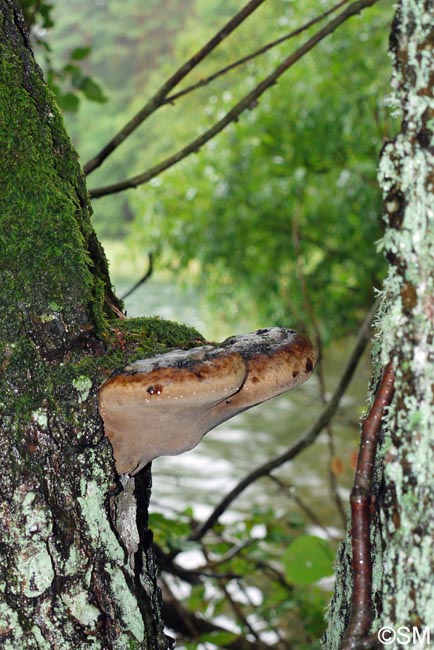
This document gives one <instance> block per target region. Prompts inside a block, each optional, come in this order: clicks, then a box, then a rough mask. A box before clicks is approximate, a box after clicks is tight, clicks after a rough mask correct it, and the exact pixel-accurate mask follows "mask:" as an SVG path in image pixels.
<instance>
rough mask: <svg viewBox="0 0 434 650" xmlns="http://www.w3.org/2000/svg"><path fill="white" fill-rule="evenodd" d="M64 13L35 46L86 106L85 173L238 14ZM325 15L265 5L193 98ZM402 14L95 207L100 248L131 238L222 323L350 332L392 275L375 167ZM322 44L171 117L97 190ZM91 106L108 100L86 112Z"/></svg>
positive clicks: (157, 119)
mask: <svg viewBox="0 0 434 650" xmlns="http://www.w3.org/2000/svg"><path fill="white" fill-rule="evenodd" d="M26 2H27V0H26ZM52 4H53V5H54V6H53V8H52V10H50V11H48V9H45V10H44V11H43V12H42V22H41V26H40V27H38V28H37V29H36V33H37V35H38V42H39V43H40V42H41V41H43V42H45V43H48V42H49V48H50V57H51V61H52V60H53V59H55V60H56V62H57V68H56V71H54V72H53V68H54V66H53V65H51V66H50V65H48V66H47V69H48V73H49V74H48V76H49V79H50V80H51V81H52V83H53V85H54V87H55V88H56V89H57V94H58V96H60V98H62V96H63V100H62V99H61V104H62V105H63V107H64V108H66V109H68V108H69V109H72V108H73V109H74V112H73V113H71V112H69V113H67V116H66V117H67V124H68V128H69V130H70V133H71V134H72V137H73V139H74V141H75V143H76V146H77V148H78V150H79V152H80V155H81V159H82V162H83V163H84V162H85V161H86V160H87V159H88V158H90V157H91V156H93V155H94V154H95V152H96V151H98V150H99V149H100V148H101V146H102V145H103V144H105V143H106V142H107V141H108V139H109V138H110V137H111V136H112V135H113V134H114V133H115V131H117V130H118V129H119V128H121V127H122V126H123V125H124V123H125V121H126V120H127V119H128V118H130V117H131V116H132V115H133V114H134V113H135V112H136V111H137V110H138V109H139V108H140V107H141V106H142V105H143V103H144V101H145V100H146V99H147V97H148V96H149V95H150V94H152V92H153V91H155V90H156V89H157V88H158V87H159V85H160V84H161V82H162V80H163V79H164V78H165V77H166V76H168V75H169V74H170V73H171V72H173V70H174V69H175V67H176V66H177V65H179V63H181V62H183V61H184V60H186V59H187V58H188V57H189V56H191V54H192V53H194V52H195V51H196V50H197V49H198V47H199V46H200V45H202V44H203V43H204V42H206V40H207V39H208V38H210V36H212V34H213V33H214V32H215V31H216V29H217V28H218V27H220V26H222V25H223V24H224V23H225V22H226V21H227V20H228V19H229V18H230V17H231V16H232V15H233V14H234V13H235V12H236V11H237V10H239V9H240V7H241V6H242V4H243V3H241V2H239V1H238V2H237V1H235V0H226V2H224V3H222V2H217V1H214V0H206V1H205V0H164V1H161V0H150V1H149V2H146V3H143V2H140V1H138V0H125V1H124V2H122V3H121V2H115V1H113V0H112V1H109V0H92V1H91V2H86V3H84V2H80V1H79V0H56V2H55V3H52ZM44 6H46V5H45V3H41V7H44ZM330 6H331V5H330V3H329V2H321V1H319V0H308V1H306V2H303V3H298V2H293V1H291V0H276V1H275V2H272V3H264V5H263V6H262V7H260V8H259V10H257V12H256V13H255V14H253V16H252V17H251V18H250V19H249V20H247V21H246V22H245V23H244V24H243V25H242V26H241V27H240V28H239V29H238V30H237V31H236V32H235V33H234V34H233V35H232V36H231V37H229V38H228V39H227V40H225V41H224V42H223V44H222V45H221V46H220V47H219V48H217V49H216V50H215V51H214V52H213V53H212V54H211V56H210V57H208V58H207V59H206V60H205V61H204V62H203V63H202V64H201V65H200V66H199V67H198V68H197V69H195V70H194V71H193V73H192V75H191V76H189V77H188V78H187V80H186V82H185V83H184V86H185V85H188V84H190V83H192V82H193V81H196V80H198V79H200V78H203V77H206V76H208V75H209V74H211V73H212V72H214V71H215V70H216V69H219V68H220V67H222V66H224V65H226V64H227V63H228V62H231V61H232V60H234V59H237V58H238V57H241V56H243V55H245V54H246V53H249V52H250V51H252V50H254V49H256V48H258V47H260V46H261V45H263V44H265V43H267V42H269V41H271V40H273V39H274V38H277V37H279V36H282V35H283V34H285V33H287V32H290V31H291V30H293V29H295V28H297V27H299V26H300V25H301V24H303V23H304V22H306V21H307V20H309V19H310V18H313V17H314V16H316V15H318V14H319V13H321V12H322V11H324V10H325V8H329V7H330ZM391 13H392V4H391V3H389V2H384V3H379V4H378V5H376V6H374V7H373V8H370V9H369V10H368V11H366V12H365V13H364V14H363V15H361V16H358V17H356V18H353V19H351V20H350V21H348V22H347V23H346V24H344V25H343V26H341V27H340V28H339V29H338V30H337V31H336V32H335V33H334V34H332V35H331V36H329V37H328V38H327V39H326V40H325V41H323V42H322V43H320V44H319V45H318V46H317V47H316V48H315V49H314V50H313V51H312V52H310V53H309V54H308V55H307V56H305V57H304V58H303V59H302V60H301V61H300V62H298V63H297V64H296V65H295V66H294V67H293V68H291V69H290V70H289V71H288V72H287V73H286V74H285V75H284V76H283V77H282V78H281V79H280V80H279V82H278V84H277V85H276V86H274V87H273V88H272V89H271V90H269V91H268V92H267V93H266V94H265V95H264V96H263V97H262V98H261V100H260V102H259V105H256V106H254V107H252V110H250V111H247V112H245V113H244V114H243V115H242V116H241V118H240V119H239V121H238V122H237V123H236V124H233V125H231V126H230V127H229V128H228V129H227V130H226V131H225V132H224V133H222V134H221V135H220V136H218V138H216V139H215V140H213V141H211V142H210V143H209V144H208V145H206V146H205V147H204V148H203V149H202V150H201V152H200V154H199V155H196V154H195V155H192V156H190V157H189V158H187V159H186V160H184V161H182V162H181V163H179V164H178V165H177V166H176V167H175V168H174V169H172V170H169V171H168V172H165V173H164V174H163V175H162V176H160V177H158V178H156V179H154V180H152V181H151V182H150V183H148V184H147V185H145V186H143V187H140V188H139V189H137V190H136V191H133V190H130V191H128V192H124V193H123V194H121V195H112V196H108V197H105V198H101V199H99V200H98V201H94V209H95V225H96V227H97V230H98V233H99V235H100V237H101V238H102V239H103V240H105V241H106V240H110V239H117V240H119V239H123V240H124V241H125V243H126V247H127V249H128V255H129V256H131V254H132V253H135V254H137V253H138V254H139V256H140V255H142V256H143V258H144V257H145V255H146V253H147V252H148V251H153V252H154V253H155V257H156V260H157V261H156V269H160V270H162V269H164V270H170V271H172V272H173V273H175V274H176V276H177V278H178V279H179V278H181V277H182V278H184V280H187V282H188V283H189V284H190V285H191V284H192V283H196V284H197V285H198V286H199V287H200V291H201V294H202V295H206V298H207V299H208V300H210V301H211V302H210V304H211V309H212V310H213V318H217V319H220V320H225V321H227V322H229V323H231V322H237V320H238V319H239V318H240V314H242V315H243V317H245V316H246V310H247V312H248V315H249V319H250V321H251V324H252V327H255V326H261V325H264V324H267V323H270V322H272V323H273V324H276V325H286V326H288V325H289V326H293V327H298V328H302V329H304V330H305V331H308V332H309V331H310V333H311V334H312V323H313V322H315V323H316V325H317V330H318V331H317V332H316V334H317V335H318V334H320V335H321V338H322V340H323V342H325V343H327V341H329V340H330V339H332V338H333V340H336V339H337V338H339V337H340V336H343V335H345V334H347V333H348V332H351V331H353V330H354V328H355V325H356V324H357V323H358V322H359V321H360V318H361V316H362V315H363V312H364V310H366V308H367V306H368V305H369V304H370V302H371V301H372V297H373V292H372V287H373V286H374V287H380V286H381V279H382V276H383V274H384V262H383V260H382V258H381V257H380V256H377V255H375V254H374V250H375V242H376V241H377V240H378V239H379V238H380V237H381V234H382V224H381V219H380V195H379V191H378V188H377V183H376V166H377V160H378V155H379V151H380V148H381V146H382V143H383V141H384V139H385V138H388V137H390V135H391V132H392V130H393V124H392V123H391V118H390V117H389V114H388V111H387V108H386V107H385V97H386V96H387V93H388V78H389V73H390V70H389V62H388V57H387V44H388V29H389V25H390V19H391ZM47 16H48V18H49V21H50V22H47ZM51 20H54V22H55V29H52V30H49V28H50V27H51ZM316 29H317V27H313V28H311V29H310V30H309V31H308V32H307V33H305V34H302V35H301V36H299V37H297V38H296V39H294V40H290V41H289V42H285V43H283V44H281V45H280V46H278V47H276V48H273V49H272V50H271V51H269V52H267V53H265V54H264V55H262V56H260V57H258V58H256V59H254V60H253V61H251V62H249V63H248V64H247V65H244V66H241V67H240V68H238V69H236V70H235V71H232V72H230V73H228V74H227V75H224V76H222V77H220V78H219V79H217V80H216V81H215V82H213V83H212V84H211V85H210V86H205V87H204V88H201V89H199V90H196V91H194V92H193V93H191V94H188V95H187V96H185V97H184V98H182V99H180V100H178V101H177V102H175V104H174V105H171V106H164V107H162V109H160V111H158V113H156V114H155V115H153V116H152V117H151V118H150V119H149V120H148V121H147V122H146V123H145V124H144V125H142V126H141V127H140V129H139V130H138V131H137V132H136V133H135V134H134V135H133V136H132V137H130V138H129V139H128V140H127V141H126V142H125V143H124V144H123V145H122V146H121V147H120V148H119V149H118V150H117V151H115V153H114V154H113V155H112V156H111V157H110V158H109V159H108V160H107V161H106V163H105V164H104V165H102V167H101V168H100V169H97V170H96V171H95V172H94V173H93V174H92V176H91V178H90V179H89V186H90V187H95V186H101V185H106V184H108V183H110V182H114V181H117V180H121V179H123V178H126V177H128V176H131V175H134V174H137V173H139V172H141V171H143V170H144V169H146V168H147V167H149V166H152V165H154V164H155V163H156V162H158V161H159V160H161V159H162V158H163V157H164V156H167V155H168V154H170V153H173V152H174V151H176V150H177V149H179V148H180V147H182V146H183V145H185V144H186V143H187V142H188V141H189V140H190V139H192V137H194V136H196V135H197V134H198V133H200V132H202V131H203V130H204V129H206V128H208V127H209V126H210V125H211V124H213V123H214V122H215V121H216V120H217V119H218V118H220V117H221V116H222V115H223V114H224V112H226V111H227V110H228V108H230V107H231V106H232V105H233V104H234V103H235V102H236V101H237V100H238V99H240V97H242V96H243V95H244V94H245V93H246V92H248V91H249V90H250V89H251V88H252V87H254V86H255V85H256V84H257V83H258V81H259V80H261V79H262V78H263V77H264V76H266V74H268V73H269V72H270V71H271V70H272V69H273V67H275V66H276V65H277V64H278V63H279V62H280V61H281V60H282V59H283V58H284V57H285V56H287V55H288V53H289V52H290V51H291V50H292V49H295V47H296V46H297V45H300V44H301V43H302V42H304V41H305V40H306V39H307V36H309V35H311V34H312V33H314V31H315V30H316ZM47 32H48V37H47V38H44V35H45V34H47ZM81 57H82V58H81ZM74 79H75V80H76V81H75V82H74ZM83 80H84V81H83ZM74 83H75V86H74ZM71 85H72V86H73V89H72V90H71ZM86 88H87V89H88V91H87V92H86ZM92 88H94V89H95V88H98V89H99V90H98V91H96V90H95V93H93V92H92V90H91V89H92ZM80 92H82V93H83V94H84V95H85V96H86V98H87V99H93V100H96V102H99V101H105V99H106V98H109V101H108V102H107V103H106V104H105V105H104V107H103V108H101V107H100V106H99V105H98V103H95V101H92V102H89V101H82V102H81V103H80V107H79V110H76V109H78V99H79V98H80V94H79V93H80ZM71 95H72V97H73V100H72V105H71V106H68V105H67V104H68V101H69V100H70V97H71ZM65 101H66V104H65ZM109 249H110V246H109ZM137 272H138V274H139V273H140V270H139V269H138V271H137Z"/></svg>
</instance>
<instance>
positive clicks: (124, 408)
mask: <svg viewBox="0 0 434 650" xmlns="http://www.w3.org/2000/svg"><path fill="white" fill-rule="evenodd" d="M315 361H316V355H315V350H314V349H313V347H312V344H311V342H310V341H309V340H308V339H307V338H305V337H303V336H301V335H300V334H297V333H296V332H294V330H288V329H284V328H282V327H273V328H270V329H263V330H258V331H257V332H253V333H250V334H246V335H240V336H232V337H231V338H229V339H227V340H226V341H224V342H223V343H222V344H221V345H220V346H211V345H206V346H202V347H200V348H193V349H191V350H187V351H185V350H174V351H173V352H168V353H166V354H161V355H157V356H155V357H153V358H151V359H144V360H141V361H135V362H134V363H132V364H130V365H129V366H127V367H126V368H124V370H123V371H122V372H120V373H116V374H113V375H112V376H111V377H110V378H109V379H107V381H106V382H105V383H104V384H103V385H102V386H101V388H100V390H99V395H98V397H99V408H100V412H101V415H102V418H103V420H104V429H105V434H106V436H107V437H108V438H109V440H110V442H111V444H112V447H113V454H114V458H115V461H116V469H117V471H118V472H119V473H120V474H122V473H130V474H135V473H136V472H138V471H139V470H140V469H141V468H142V467H144V466H145V465H146V464H147V463H149V462H150V461H151V460H153V459H154V458H157V457H158V456H164V455H174V454H181V453H182V452H184V451H187V450H188V449H192V448H193V447H195V446H196V445H197V444H198V443H199V441H200V440H201V438H202V437H203V436H204V435H205V434H206V433H207V432H208V431H210V430H211V429H213V428H214V427H216V426H217V425H218V424H221V423H222V422H225V421H226V420H228V419H229V418H231V417H233V416H234V415H237V414H238V413H241V412H242V411H245V410H246V409H249V408H251V407H252V406H255V405H256V404H260V403H261V402H264V401H266V400H269V399H271V398H272V397H275V396H276V395H280V394H281V393H284V392H285V391H287V390H290V389H291V388H294V387H295V386H298V385H299V384H302V383H303V382H304V381H306V379H308V377H309V376H310V374H311V372H312V370H313V368H314V365H315ZM149 395H154V397H153V399H152V400H150V399H149Z"/></svg>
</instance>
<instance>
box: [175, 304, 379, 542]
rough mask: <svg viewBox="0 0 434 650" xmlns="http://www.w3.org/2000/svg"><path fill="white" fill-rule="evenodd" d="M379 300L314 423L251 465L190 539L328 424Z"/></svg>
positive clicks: (366, 338) (361, 349) (367, 337)
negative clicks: (278, 450) (263, 460)
mask: <svg viewBox="0 0 434 650" xmlns="http://www.w3.org/2000/svg"><path fill="white" fill-rule="evenodd" d="M378 302H379V301H378V300H377V301H376V302H375V303H374V305H373V306H372V307H371V309H370V311H369V313H368V314H367V316H366V318H365V320H364V321H363V324H362V326H361V328H360V330H359V333H358V336H357V341H356V344H355V346H354V349H353V351H352V353H351V356H350V358H349V360H348V363H347V366H346V368H345V370H344V373H343V375H342V377H341V379H340V381H339V384H338V386H337V388H336V390H335V392H334V393H333V396H332V398H331V400H330V402H329V403H328V405H327V406H326V408H325V409H324V410H323V412H322V413H321V415H320V416H319V418H318V419H317V420H316V422H314V424H313V425H312V426H311V427H310V428H309V429H308V430H307V431H306V432H305V433H304V434H303V435H302V436H300V438H299V439H298V440H297V441H296V442H295V443H294V444H292V445H291V446H290V447H289V448H288V449H287V450H286V451H285V452H284V453H283V454H281V455H280V456H276V457H275V458H272V459H270V460H269V461H267V462H266V463H263V464H262V465H260V466H259V467H257V468H256V469H254V470H253V471H252V472H250V474H247V476H245V477H244V478H243V479H242V480H241V481H240V482H239V483H237V485H236V486H235V487H234V488H233V489H232V490H231V491H230V492H229V493H228V494H227V495H226V496H225V497H224V498H223V499H222V500H221V501H220V503H219V504H218V505H217V506H216V507H215V509H214V510H213V512H212V513H211V515H210V516H209V517H208V519H207V520H206V521H205V522H203V523H202V524H200V525H199V526H198V527H197V528H196V529H195V530H194V531H193V532H192V533H191V535H190V536H189V538H188V539H189V540H193V541H198V540H200V539H202V537H203V536H204V535H205V533H206V532H208V530H210V529H211V528H212V527H213V526H214V524H215V523H216V522H217V521H218V519H219V518H220V517H221V515H222V514H223V513H224V512H225V510H226V509H227V508H228V506H229V505H230V504H231V503H232V502H233V501H234V500H235V499H236V498H237V497H238V496H239V495H240V494H241V493H242V492H243V491H244V490H245V489H246V488H247V487H249V485H251V484H252V483H254V482H255V481H256V480H257V479H258V478H261V477H262V476H267V474H269V473H270V472H272V471H273V470H274V469H277V468H278V467H280V466H281V465H283V464H284V463H287V462H288V461H290V460H293V459H294V458H295V457H296V456H298V455H299V454H300V453H301V452H302V451H303V450H304V449H306V448H307V447H310V445H311V444H312V443H313V442H315V440H316V439H317V437H318V436H319V434H320V433H321V431H322V430H323V429H324V428H325V427H326V426H327V425H328V423H329V422H330V421H331V419H332V418H333V416H334V414H335V413H336V410H337V408H338V406H339V403H340V401H341V399H342V397H343V395H344V393H345V391H346V389H347V387H348V384H349V383H350V381H351V379H352V377H353V375H354V372H355V370H356V368H357V365H358V363H359V361H360V358H361V356H362V354H363V352H364V350H365V348H366V346H367V344H368V342H369V340H370V338H371V324H372V320H373V318H374V315H375V312H376V310H377V307H378Z"/></svg>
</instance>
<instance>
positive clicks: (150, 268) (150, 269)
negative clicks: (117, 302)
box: [121, 253, 154, 300]
mask: <svg viewBox="0 0 434 650" xmlns="http://www.w3.org/2000/svg"><path fill="white" fill-rule="evenodd" d="M153 271H154V256H153V254H152V253H148V270H147V271H146V273H145V274H144V275H143V277H141V278H140V280H137V282H136V283H135V284H133V286H132V287H130V288H129V289H128V291H126V292H125V293H124V295H123V296H121V299H122V300H125V298H128V296H131V294H132V293H134V291H136V290H137V289H138V288H139V287H140V286H141V285H142V284H144V283H145V282H146V281H147V280H149V278H150V277H151V275H152V273H153Z"/></svg>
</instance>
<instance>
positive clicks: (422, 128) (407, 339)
mask: <svg viewBox="0 0 434 650" xmlns="http://www.w3.org/2000/svg"><path fill="white" fill-rule="evenodd" d="M390 49H391V54H392V58H393V66H394V68H393V79H392V88H393V92H394V105H395V108H396V109H398V110H399V111H400V112H401V114H402V126H401V130H400V133H399V134H398V135H397V137H396V138H395V139H394V140H393V141H392V142H390V143H388V144H387V145H386V146H385V147H384V149H383V152H382V156H381V161H380V181H381V184H382V186H383V190H384V214H385V220H386V226H387V228H386V232H385V236H384V240H383V248H384V250H385V253H386V255H387V258H388V260H389V263H390V270H389V275H388V278H387V280H386V285H385V294H384V302H383V308H382V310H381V314H380V318H379V330H380V331H379V338H378V340H377V342H376V346H377V354H376V369H375V375H376V376H375V378H374V379H375V380H376V378H377V377H378V376H379V374H380V372H381V371H382V368H384V367H385V365H386V364H387V362H388V361H389V360H390V359H391V360H393V362H394V364H395V367H396V380H395V395H394V400H393V402H392V406H391V408H390V409H389V410H388V414H387V416H386V417H385V419H384V422H383V428H382V432H381V436H382V438H381V445H380V448H379V450H378V457H377V462H378V476H377V481H376V492H377V499H376V503H377V513H378V515H377V517H376V518H375V520H374V522H373V525H372V527H371V539H372V540H373V546H374V575H373V578H374V589H373V605H374V613H375V617H376V618H375V621H374V623H373V626H372V632H373V633H375V632H376V631H377V630H378V629H379V628H381V627H382V626H391V627H392V628H394V630H395V633H396V638H395V641H393V638H394V636H393V633H392V632H390V633H388V640H389V641H392V642H391V643H390V644H389V645H387V647H388V648H390V649H391V650H394V649H395V648H399V647H403V645H402V644H403V643H404V641H405V639H404V637H400V636H399V634H400V632H399V628H400V626H405V627H408V628H410V634H413V629H412V628H413V626H414V627H415V628H418V629H419V632H420V633H421V634H420V636H419V637H418V636H417V633H415V637H414V638H413V637H411V640H410V641H408V643H410V645H411V647H414V648H419V647H426V646H425V645H424V644H423V641H421V642H420V644H419V640H418V639H423V634H424V633H425V634H426V629H427V628H430V633H431V643H433V642H434V619H433V612H434V586H433V584H434V554H433V552H432V549H433V540H434V516H433V513H434V435H433V433H434V141H433V131H434V96H433V95H434V4H433V3H432V2H427V1H423V0H400V2H399V3H398V7H397V11H396V15H395V19H394V22H393V25H392V33H391V40H390ZM375 380H374V381H373V385H375V384H376V381H375ZM350 555H351V553H350V550H349V545H348V541H347V543H346V544H345V545H343V546H342V548H341V553H340V558H339V566H338V579H337V585H336V590H335V597H334V600H333V603H332V606H331V609H330V613H329V629H328V633H327V637H326V640H325V648H327V650H336V649H337V648H338V647H339V640H340V638H341V636H342V632H343V627H344V624H345V621H346V619H347V618H348V612H349V599H350V593H351V570H350V562H351V557H350ZM401 633H402V634H404V633H405V631H403V632H401ZM413 640H414V641H415V643H414V644H413V643H412V641H413ZM427 640H428V637H427V636H425V642H427ZM400 641H401V643H400ZM405 647H407V646H405ZM408 647H410V646H408Z"/></svg>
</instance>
